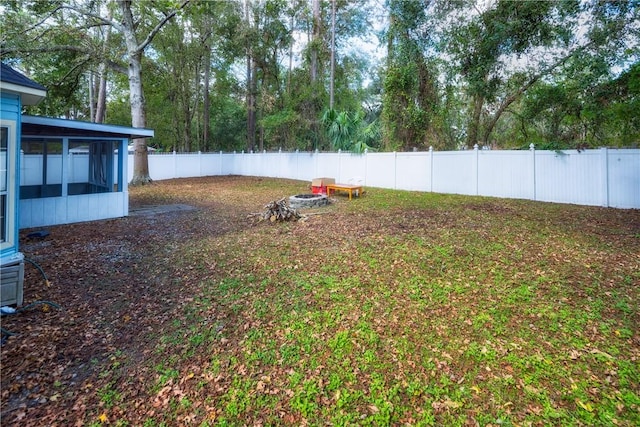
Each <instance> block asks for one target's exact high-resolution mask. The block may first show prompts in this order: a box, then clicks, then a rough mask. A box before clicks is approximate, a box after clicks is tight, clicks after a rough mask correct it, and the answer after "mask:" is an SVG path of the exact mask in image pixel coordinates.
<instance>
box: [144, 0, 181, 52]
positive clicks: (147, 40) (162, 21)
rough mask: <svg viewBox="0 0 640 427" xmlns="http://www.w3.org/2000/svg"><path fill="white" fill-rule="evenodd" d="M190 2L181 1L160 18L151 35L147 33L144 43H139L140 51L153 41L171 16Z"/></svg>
mask: <svg viewBox="0 0 640 427" xmlns="http://www.w3.org/2000/svg"><path fill="white" fill-rule="evenodd" d="M189 2H190V0H183V1H182V3H180V6H178V7H177V8H176V9H174V10H172V11H171V12H169V13H168V14H165V16H164V18H162V19H161V20H160V22H158V23H157V24H156V26H155V27H154V28H153V30H151V32H150V33H149V35H147V38H146V39H145V40H144V41H143V42H142V43H140V44H139V45H138V51H140V52H142V51H143V50H144V49H145V48H146V47H147V46H148V45H149V43H151V42H152V41H153V38H154V37H155V36H156V34H158V32H159V31H160V30H161V29H162V27H163V26H164V24H166V23H167V21H169V20H170V19H171V18H173V17H174V16H175V15H176V13H178V12H179V11H180V10H182V9H184V8H185V6H187V4H189Z"/></svg>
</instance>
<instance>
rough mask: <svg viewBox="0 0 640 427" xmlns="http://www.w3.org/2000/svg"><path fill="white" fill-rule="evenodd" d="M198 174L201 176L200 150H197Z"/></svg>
mask: <svg viewBox="0 0 640 427" xmlns="http://www.w3.org/2000/svg"><path fill="white" fill-rule="evenodd" d="M198 176H200V177H201V176H202V151H201V150H198Z"/></svg>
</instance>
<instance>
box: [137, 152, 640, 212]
mask: <svg viewBox="0 0 640 427" xmlns="http://www.w3.org/2000/svg"><path fill="white" fill-rule="evenodd" d="M127 163H128V168H129V170H128V173H129V175H128V176H129V180H130V178H131V176H132V174H133V157H132V156H129V161H128V162H127ZM149 171H150V175H151V178H152V179H153V180H164V179H172V178H187V177H197V176H213V175H246V176H262V177H273V178H290V179H297V180H302V181H311V180H312V179H313V178H317V177H332V178H335V180H336V182H338V183H346V182H348V181H350V180H352V179H357V180H360V181H361V182H362V183H363V185H364V186H366V187H379V188H392V189H398V190H415V191H428V192H436V193H454V194H467V195H479V196H494V197H504V198H517V199H530V200H540V201H545V202H558V203H572V204H580V205H593V206H608V207H615V208H627V209H628V208H632V209H638V208H640V149H608V148H601V149H595V150H581V151H576V150H563V151H539V150H535V149H533V147H532V148H531V149H530V150H529V151H521V150H478V149H474V150H465V151H443V152H439V151H428V152H411V153H365V154H352V153H347V152H345V153H341V152H337V153H317V152H316V153H309V152H277V153H267V152H263V153H222V152H220V153H191V154H175V153H169V154H150V155H149Z"/></svg>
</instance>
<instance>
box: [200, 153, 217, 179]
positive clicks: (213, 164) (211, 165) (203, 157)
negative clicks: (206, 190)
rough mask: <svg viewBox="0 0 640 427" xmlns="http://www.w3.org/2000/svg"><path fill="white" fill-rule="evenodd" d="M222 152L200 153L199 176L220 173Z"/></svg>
mask: <svg viewBox="0 0 640 427" xmlns="http://www.w3.org/2000/svg"><path fill="white" fill-rule="evenodd" d="M221 161H222V154H221V153H203V154H200V173H201V176H212V175H220V174H221V169H222V165H221Z"/></svg>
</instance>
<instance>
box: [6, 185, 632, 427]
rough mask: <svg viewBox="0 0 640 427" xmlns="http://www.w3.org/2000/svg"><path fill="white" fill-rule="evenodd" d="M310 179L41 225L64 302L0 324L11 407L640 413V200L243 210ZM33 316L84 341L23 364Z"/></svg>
mask: <svg viewBox="0 0 640 427" xmlns="http://www.w3.org/2000/svg"><path fill="white" fill-rule="evenodd" d="M307 185H308V183H306V182H305V183H302V182H299V181H290V180H277V179H258V178H241V177H215V178H202V179H185V180H171V181H163V182H157V183H154V184H153V185H150V186H145V187H141V188H133V189H131V190H130V195H131V206H132V208H136V207H138V206H143V205H151V204H153V205H159V204H170V203H181V204H188V205H191V206H194V207H196V209H194V210H191V211H180V212H174V213H168V214H157V215H145V216H131V217H128V218H125V219H119V220H113V221H102V222H95V223H87V224H76V225H68V226H61V227H53V228H52V229H51V230H52V237H53V238H54V239H56V236H59V240H55V243H52V244H51V245H49V246H45V245H41V247H37V246H36V245H35V244H33V243H31V245H32V246H36V247H35V248H33V249H32V250H31V253H32V254H33V256H35V257H36V258H37V259H38V260H39V262H40V263H41V264H42V265H43V267H46V268H44V269H45V271H47V272H48V273H49V274H50V276H52V278H51V282H52V285H51V288H52V289H50V290H39V291H38V292H37V293H32V294H30V296H31V297H32V299H35V298H39V299H51V298H58V300H57V302H58V303H60V304H61V305H66V306H67V307H66V308H65V311H64V312H63V313H54V312H53V311H52V310H49V311H48V312H42V313H41V312H36V313H33V314H30V315H29V317H28V322H29V326H27V323H26V322H27V320H24V321H21V320H20V319H17V317H16V320H15V321H14V322H17V323H14V324H8V325H7V326H4V325H3V327H7V328H9V329H10V327H15V328H17V329H22V330H23V331H24V333H22V334H21V336H19V337H11V339H10V340H9V341H8V344H7V345H5V347H3V350H2V352H3V359H2V362H3V372H2V376H3V389H4V390H6V387H5V386H6V385H7V384H8V383H9V382H10V381H11V382H12V383H15V382H16V381H18V383H19V384H21V386H20V387H18V389H17V390H14V391H11V392H5V391H3V395H2V397H3V419H5V420H7V419H8V420H11V419H14V420H17V419H20V420H27V421H29V420H31V421H32V422H33V423H34V425H37V421H38V420H43V419H45V420H46V419H51V420H55V419H58V420H63V421H60V423H61V424H60V425H69V424H68V423H67V421H69V422H71V421H79V422H80V423H81V424H83V423H84V424H85V425H95V426H97V425H121V426H125V425H131V426H133V425H144V426H173V425H197V426H213V425H304V424H308V425H326V424H330V425H374V426H378V425H424V426H442V425H447V426H466V425H480V426H489V425H492V426H498V425H507V426H509V425H513V426H528V425H534V426H536V425H562V426H567V425H575V426H580V425H603V426H637V425H640V367H639V366H640V332H639V330H638V326H639V325H640V287H639V286H638V285H639V284H640V211H638V210H616V209H605V208H600V207H584V206H572V205H558V204H551V203H539V202H531V201H523V200H504V199H495V198H482V197H466V196H456V195H441V194H430V193H417V192H406V191H392V190H382V189H376V188H368V189H367V191H366V194H365V196H364V197H361V198H359V199H354V200H353V201H349V200H348V199H347V198H346V197H342V196H337V197H336V198H335V200H336V201H335V203H333V204H332V205H330V206H329V207H326V208H321V209H318V210H314V211H313V212H316V213H317V214H316V215H311V216H309V217H308V219H307V220H306V221H303V222H288V223H273V224H271V223H267V222H263V223H255V222H253V221H251V220H250V219H247V214H249V213H252V212H259V211H261V210H262V207H263V206H264V205H265V204H266V203H267V202H269V201H272V200H276V199H279V198H282V197H285V196H287V197H288V196H290V195H293V194H299V193H302V192H308V190H307ZM105 224H106V226H105ZM65 239H66V240H65ZM74 245H75V246H74ZM25 246H26V249H25V253H26V254H27V255H28V256H29V255H30V253H29V250H28V249H29V244H28V243H27V244H25ZM92 248H93V249H92ZM96 248H99V249H96ZM54 254H55V256H57V257H59V258H58V262H55V261H54V258H53V257H54ZM98 255H99V256H98ZM60 257H62V258H60ZM71 258H73V261H70V260H69V259H71ZM60 259H65V260H67V261H64V262H62V261H60ZM96 259H98V260H100V262H99V264H98V265H96V262H97V261H96ZM92 266H93V267H92ZM89 270H90V271H89ZM31 274H32V275H33V274H35V273H34V272H31ZM33 277H35V276H33ZM79 278H80V279H79ZM63 288H64V290H63ZM25 292H27V291H25ZM47 292H51V293H52V294H53V296H51V295H48V294H47ZM25 298H28V296H27V294H26V295H25ZM96 300H97V301H96ZM83 307H84V308H83ZM87 313H91V316H89V315H87ZM20 322H23V323H20ZM3 323H4V322H3ZM79 325H81V326H79ZM66 328H71V329H69V330H77V328H81V329H82V332H78V333H77V334H76V333H73V334H72V333H68V332H65V331H66ZM73 328H76V329H73ZM87 331H88V332H87ZM29 334H39V335H38V336H47V337H48V340H50V341H51V342H50V343H48V344H46V345H47V346H54V347H55V348H54V350H52V351H53V352H54V353H56V354H63V355H64V354H65V353H64V348H65V346H73V348H83V347H82V346H83V344H82V343H85V344H84V345H86V346H88V347H87V348H86V351H84V352H80V350H77V351H78V353H77V354H76V355H75V356H74V358H73V360H74V361H72V362H69V363H67V364H64V363H62V362H59V361H58V359H56V358H54V357H51V358H47V357H46V356H42V357H39V358H38V357H35V356H34V357H33V358H34V362H33V363H32V364H31V365H28V364H27V365H25V363H24V362H21V363H22V365H20V366H21V368H20V369H21V370H19V369H18V368H19V367H20V366H17V364H16V363H15V362H11V361H13V360H15V358H24V357H25V354H27V355H28V354H32V353H33V354H39V352H43V353H44V352H45V351H46V348H45V349H35V348H33V346H32V345H30V344H28V343H27V342H28V341H29V336H30V335H29ZM78 334H80V335H82V336H83V337H84V338H83V339H82V340H79V341H77V343H76V344H72V343H73V342H75V341H73V339H76V338H74V337H76V336H77V335H78ZM88 334H91V336H88ZM65 339H66V341H65ZM31 342H32V341H31ZM87 343H89V344H87ZM91 343H93V344H91ZM43 346H45V344H43ZM91 346H93V347H91ZM49 348H50V350H51V347H49ZM69 351H70V352H71V351H75V350H69ZM15 352H20V354H21V356H19V355H17V354H16V353H15ZM29 352H31V353H29ZM50 352H51V351H50ZM50 352H49V353H50ZM47 354H48V353H47ZM27 357H29V356H27ZM40 359H42V360H40ZM55 366H62V368H59V369H58V371H56V369H55ZM7 370H9V371H8V372H7ZM43 371H48V372H49V374H50V375H48V376H46V375H43V374H41V373H42V372H43ZM29 372H32V373H33V375H32V376H31V377H30V378H31V379H32V380H33V381H39V383H40V384H42V386H41V388H40V389H38V390H39V391H38V393H39V394H40V395H43V398H44V399H45V401H44V402H41V403H40V404H30V403H29V402H30V400H29V399H30V397H24V396H28V393H27V394H26V395H25V390H33V387H31V388H29V385H28V384H27V382H26V381H27V379H26V378H28V377H29V374H28V373H29ZM56 372H58V373H59V377H56V376H55V375H56V374H55V373H56ZM71 372H76V374H77V373H78V372H83V374H82V375H80V376H78V375H76V377H73V376H72V375H71V374H70V373H71ZM19 373H20V375H19ZM52 373H53V374H52ZM38 375H40V376H38ZM69 375H71V377H69ZM16 377H20V378H21V379H16ZM38 378H40V379H38ZM69 378H75V380H74V381H71V380H70V379H69ZM20 381H21V382H20ZM55 381H57V383H55ZM56 384H57V386H56ZM44 390H47V392H46V393H45V392H44ZM33 393H36V392H33ZM55 393H58V395H59V396H58V398H56V399H52V396H55ZM21 396H22V397H21ZM20 399H23V400H24V401H25V402H26V403H25V404H24V406H20V405H19V403H20ZM14 407H15V408H19V409H15V408H14ZM18 417H20V418H18ZM47 417H50V418H47ZM49 425H51V424H49Z"/></svg>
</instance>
